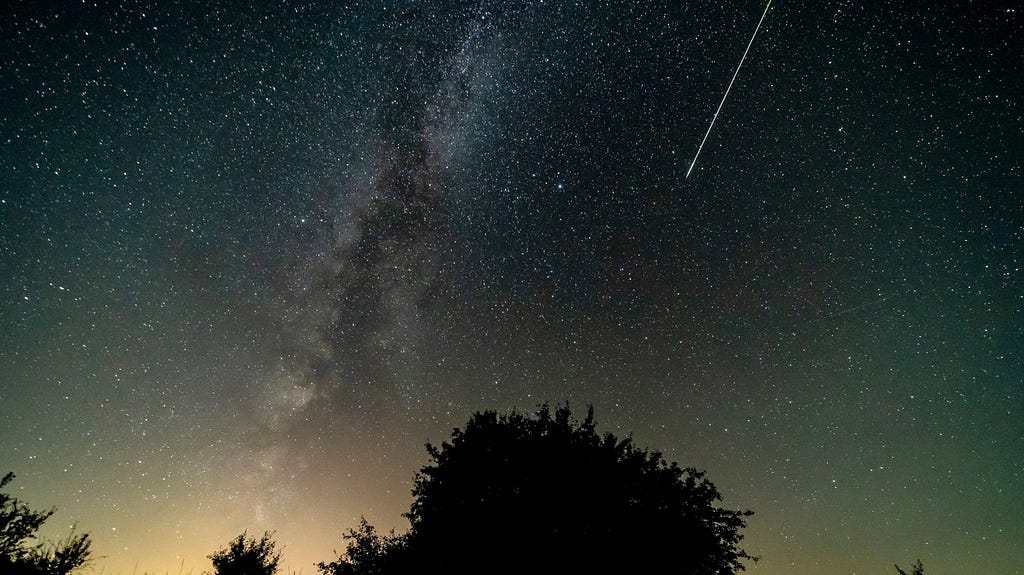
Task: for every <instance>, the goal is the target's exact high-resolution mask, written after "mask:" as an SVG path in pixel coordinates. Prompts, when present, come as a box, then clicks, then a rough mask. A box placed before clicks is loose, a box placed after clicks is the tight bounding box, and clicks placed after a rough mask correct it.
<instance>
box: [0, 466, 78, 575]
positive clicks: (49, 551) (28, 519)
mask: <svg viewBox="0 0 1024 575" xmlns="http://www.w3.org/2000/svg"><path fill="white" fill-rule="evenodd" d="M13 480H14V474H13V473H8V474H7V475H4V476H3V478H2V479H0V489H3V488H4V487H6V486H7V484H9V483H10V482H11V481H13ZM53 513H54V510H53V509H49V510H47V511H33V510H32V509H31V508H30V507H29V506H28V505H26V504H25V503H22V502H21V501H19V500H18V499H17V498H15V497H12V496H10V495H8V494H6V493H3V492H0V573H3V574H4V575H67V574H68V573H71V572H72V571H74V570H76V569H78V568H80V567H83V566H84V565H86V564H87V563H88V562H89V559H90V556H91V554H92V551H91V546H92V541H91V540H90V539H89V534H88V533H79V534H75V533H74V532H72V533H70V534H69V535H68V536H67V537H65V538H64V539H61V540H60V541H56V542H49V543H47V542H44V541H38V539H37V536H36V533H37V532H38V531H39V528H40V527H42V525H43V523H46V520H47V519H49V518H50V517H51V516H52V515H53ZM33 542H34V543H33Z"/></svg>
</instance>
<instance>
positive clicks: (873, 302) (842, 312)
mask: <svg viewBox="0 0 1024 575" xmlns="http://www.w3.org/2000/svg"><path fill="white" fill-rule="evenodd" d="M887 299H889V298H888V296H886V297H880V298H878V299H873V300H871V301H869V302H865V303H862V304H860V305H855V306H853V307H848V308H845V309H841V310H839V311H837V312H833V313H830V314H828V315H825V316H822V317H819V318H818V319H814V320H811V323H817V322H819V321H825V320H826V319H832V318H837V317H839V316H842V315H846V314H848V313H853V312H855V311H857V310H859V309H864V308H866V307H871V306H873V305H877V304H880V303H882V302H883V301H886V300H887Z"/></svg>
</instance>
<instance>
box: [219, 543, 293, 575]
mask: <svg viewBox="0 0 1024 575" xmlns="http://www.w3.org/2000/svg"><path fill="white" fill-rule="evenodd" d="M276 545H277V544H276V543H275V542H274V540H273V534H271V533H268V532H264V533H263V536H262V537H260V538H259V539H256V538H255V537H249V536H247V535H246V533H245V532H243V533H242V534H241V535H239V536H238V537H235V538H234V539H232V540H231V543H229V544H228V547H227V549H221V550H220V551H217V552H216V553H214V554H212V555H210V560H211V561H212V562H213V571H214V573H216V575H274V573H276V572H277V567H278V563H280V562H281V552H280V551H277V549H276Z"/></svg>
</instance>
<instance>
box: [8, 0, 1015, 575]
mask: <svg viewBox="0 0 1024 575" xmlns="http://www.w3.org/2000/svg"><path fill="white" fill-rule="evenodd" d="M8 4H11V3H8ZM763 9H764V4H763V3H761V2H756V1H750V2H746V1H745V2H740V3H733V4H728V5H727V4H720V5H718V4H698V3H685V2H676V1H664V2H660V1H653V2H643V3H640V2H626V1H619V0H608V1H601V2H592V3H591V2H586V3H571V2H562V1H545V2H493V3H490V2H448V3H421V2H406V1H399V2H355V3H349V4H346V5H342V4H340V3H337V2H308V3H307V2H299V3H276V4H267V5H259V6H253V5H250V4H239V3H221V4H216V5H209V6H208V5H205V4H204V5H202V6H200V5H193V6H180V5H173V4H171V3H165V2H152V3H150V2H144V1H140V2H125V3H120V4H119V5H118V6H116V7H110V6H107V7H101V6H96V5H93V4H90V3H87V2H86V3H73V4H69V5H67V6H64V7H49V6H35V5H30V3H14V4H11V5H10V6H8V5H5V7H4V8H3V9H2V10H3V14H0V104H2V105H0V176H2V177H0V182H2V183H3V184H2V187H0V271H2V273H0V465H2V467H3V469H0V472H5V471H7V470H8V469H9V470H11V471H13V472H15V473H16V474H17V475H18V478H17V479H16V480H15V483H14V484H12V487H13V488H14V489H15V494H16V495H17V496H18V497H21V498H23V499H25V500H27V501H28V502H29V503H30V504H32V505H33V506H34V507H39V508H48V507H49V506H51V505H53V506H56V507H57V508H58V512H57V515H55V516H54V519H53V520H52V522H53V523H52V527H51V528H50V531H49V533H52V534H54V535H60V534H63V533H65V532H66V529H67V527H68V526H69V525H70V524H72V523H77V525H78V528H79V529H81V530H84V531H89V532H91V533H92V534H93V536H94V538H95V541H96V549H97V552H98V554H99V555H102V556H104V558H103V559H101V560H100V561H98V562H97V565H96V569H97V570H103V572H104V573H106V574H114V575H120V574H128V573H132V572H135V573H143V572H148V573H165V572H170V573H174V572H178V571H179V570H181V572H183V573H189V572H191V573H194V574H197V573H200V572H201V571H202V570H204V569H209V562H208V561H207V560H206V559H205V557H206V555H208V554H209V553H211V552H213V551H215V550H216V549H217V548H218V547H219V546H222V545H224V544H225V543H226V542H227V541H228V540H229V539H230V538H231V537H233V536H235V535H237V534H238V533H240V532H241V531H242V530H245V529H248V530H249V532H250V533H254V532H261V531H262V530H265V529H266V530H276V532H277V535H276V537H277V538H278V539H279V540H280V542H281V543H282V544H283V545H285V564H286V566H287V569H288V572H289V573H290V572H293V571H294V572H300V571H301V572H303V573H307V574H308V573H312V572H314V568H313V566H312V565H313V563H314V562H316V561H323V560H330V559H331V558H332V557H333V555H332V550H334V549H338V548H340V547H341V546H342V542H341V534H342V533H343V532H344V530H345V529H347V528H350V527H353V526H355V525H357V524H358V520H359V517H360V516H361V515H365V516H366V517H367V518H368V519H369V520H370V521H371V522H373V523H374V524H375V525H377V526H379V527H380V528H382V529H388V528H391V527H396V528H398V529H399V530H401V529H403V528H404V527H405V526H406V523H405V521H404V520H403V519H402V517H401V513H402V512H403V511H405V510H407V509H408V505H409V503H410V501H411V497H410V493H409V489H410V486H411V481H412V478H413V476H414V474H415V472H416V470H417V469H418V468H419V467H420V466H421V465H423V464H424V463H425V462H426V455H425V453H424V450H423V444H424V443H426V442H428V441H430V442H434V443H437V442H439V441H441V440H443V439H445V438H446V437H447V435H448V434H449V433H450V431H451V428H452V427H454V426H458V425H461V424H463V423H464V422H465V421H466V419H467V418H468V417H469V415H470V414H471V413H472V412H473V411H476V410H482V409H497V410H508V409H513V408H518V409H521V410H531V409H533V408H534V407H536V406H537V405H538V404H539V403H542V402H545V401H547V402H552V403H555V404H562V403H564V402H569V404H570V405H571V406H572V407H573V409H574V410H576V409H578V410H580V411H581V412H582V411H583V410H584V409H585V406H587V405H590V404H592V405H593V406H594V408H595V412H596V417H597V422H598V427H599V428H600V429H601V430H602V431H613V432H616V433H618V434H623V435H625V434H630V433H631V434H632V436H633V438H634V441H635V442H636V443H637V444H639V445H649V446H651V447H653V448H656V449H658V450H661V451H663V452H664V453H665V454H666V456H667V457H668V458H669V459H671V460H677V461H679V462H680V463H681V464H683V465H692V466H695V467H697V468H700V469H706V470H707V471H708V477H709V478H710V479H711V480H712V481H714V482H715V483H716V485H718V487H719V489H720V490H721V491H722V493H723V494H724V496H725V502H724V505H725V506H727V507H730V508H750V509H752V510H753V511H755V513H756V514H755V515H754V516H753V517H752V518H751V522H750V527H749V529H748V530H747V539H745V540H744V543H745V544H746V545H745V548H746V549H747V550H748V551H749V552H750V553H751V554H752V555H760V556H762V557H763V559H762V561H760V562H759V563H758V564H756V565H751V566H750V571H749V572H750V573H752V574H754V575H757V574H764V575H778V574H789V575H802V574H810V573H826V572H828V573H852V572H857V573H862V572H863V573H884V572H887V571H889V570H891V569H892V564H894V563H899V564H901V565H909V564H910V563H911V562H912V561H913V560H915V559H917V558H921V559H922V560H923V561H924V564H925V568H926V572H927V573H929V574H930V575H942V574H947V573H948V574H952V573H962V572H964V571H966V570H968V569H971V570H974V571H979V572H990V573H1012V572H1015V570H1017V569H1019V567H1018V566H1019V565H1020V564H1021V562H1022V560H1024V556H1022V555H1021V551H1020V550H1019V547H1020V546H1019V544H1018V542H1019V541H1020V540H1022V539H1024V532H1022V529H1024V525H1022V523H1021V521H1020V518H1021V517H1022V516H1024V509H1022V507H1021V506H1022V503H1021V501H1020V498H1019V497H1018V496H1017V494H1018V493H1020V492H1022V491H1024V469H1022V468H1021V466H1020V461H1024V427H1022V423H1021V422H1022V421H1024V396H1022V389H1024V387H1022V386H1021V381H1024V365H1022V363H1021V359H1020V353H1019V350H1020V349H1024V329H1022V326H1024V321H1022V318H1024V311H1022V306H1024V300H1022V299H1021V294H1022V293H1024V286H1022V282H1021V272H1020V269H1021V261H1020V258H1021V256H1020V254H1022V253H1024V242H1022V236H1021V229H1022V221H1021V218H1020V214H1021V213H1024V207H1022V206H1021V197H1022V196H1021V193H1020V192H1021V190H1022V185H1021V184H1022V180H1021V164H1022V157H1021V150H1022V149H1024V136H1022V134H1024V121H1022V118H1021V114H1020V109H1021V107H1020V105H1021V102H1020V96H1021V85H1020V78H1021V74H1020V54H1021V47H1022V42H1021V32H1020V31H1021V30H1024V22H1022V21H1021V18H1022V15H1021V12H1020V7H1019V6H1018V5H1017V4H1016V3H1014V2H1009V1H1007V2H986V3H966V4H959V5H945V4H935V3H930V4H915V3H902V4H900V3H896V4H888V5H886V6H876V5H874V4H871V3H856V2H829V3H805V4H791V3H772V5H771V9H770V11H769V13H768V15H767V17H765V18H764V20H763V24H762V25H761V26H760V28H759V29H758V32H757V42H756V44H755V45H754V46H753V47H752V48H751V52H750V56H749V57H748V58H747V59H746V60H745V61H744V62H743V71H742V74H739V75H735V70H736V58H737V56H739V54H737V49H738V47H742V46H743V44H744V42H747V41H748V40H749V39H750V32H751V27H752V25H753V22H752V18H753V17H754V16H755V15H758V14H761V13H762V12H761V11H762V10H763ZM755 54H756V57H755ZM731 74H732V75H734V76H735V85H733V86H732V88H731V92H730V94H729V103H728V106H727V108H726V110H727V111H728V113H725V112H723V113H722V115H721V116H719V117H717V120H720V121H718V122H717V124H716V126H715V128H714V129H715V132H714V134H713V135H712V136H711V137H709V138H708V139H707V143H706V145H704V147H703V148H702V150H701V152H700V163H699V165H697V166H696V167H694V168H693V172H692V174H691V177H690V178H687V177H686V175H687V171H688V167H689V166H690V165H691V162H690V160H691V158H692V154H693V148H694V145H695V143H696V142H695V141H694V135H695V134H701V133H703V131H704V130H706V129H707V128H708V126H707V120H708V112H709V110H708V105H709V103H708V95H709V94H714V93H720V91H721V90H722V87H723V86H725V85H727V83H728V82H729V79H730V75H731Z"/></svg>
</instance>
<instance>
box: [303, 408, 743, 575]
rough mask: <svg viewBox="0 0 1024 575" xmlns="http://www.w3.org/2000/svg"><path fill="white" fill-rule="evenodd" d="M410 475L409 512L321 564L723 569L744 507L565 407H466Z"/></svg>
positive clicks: (739, 556)
mask: <svg viewBox="0 0 1024 575" xmlns="http://www.w3.org/2000/svg"><path fill="white" fill-rule="evenodd" d="M427 452H428V453H429V455H430V458H431V459H432V464H430V465H427V466H426V467H424V468H423V469H422V470H421V471H420V473H419V474H418V476H417V478H416V482H415V486H414V488H413V496H414V502H413V504H412V507H411V509H410V511H409V513H407V514H406V516H407V518H408V519H409V521H410V523H411V528H410V530H409V531H408V533H406V534H404V535H401V536H394V535H392V536H389V537H380V536H378V535H377V534H376V533H375V532H374V531H373V528H372V527H371V526H369V525H368V524H367V523H366V522H365V521H364V522H363V524H362V525H361V527H360V529H359V530H358V531H356V530H353V531H350V533H349V534H348V536H347V539H348V540H349V541H348V548H347V551H346V554H345V556H344V557H341V558H339V559H338V560H337V561H335V562H333V563H329V564H321V565H320V570H321V572H322V573H324V575H342V574H344V575H349V574H369V573H373V574H391V573H412V572H417V573H448V574H461V573H484V572H486V573H496V574H505V573H508V574H511V573H524V574H525V573H567V572H568V573H584V572H592V573H615V572H619V573H641V572H650V571H653V570H655V569H657V570H659V571H664V572H666V573H680V574H694V575H696V574H701V575H704V574H707V575H711V574H714V575H724V574H731V573H735V572H736V571H739V570H742V569H743V568H744V567H743V564H742V563H741V560H743V559H753V558H752V557H750V556H749V555H747V554H746V553H745V552H744V551H743V550H742V549H740V548H739V547H738V543H739V541H740V540H741V539H742V535H741V534H740V533H739V531H740V529H742V528H743V527H745V521H744V518H745V517H746V516H748V515H750V512H748V511H732V510H727V509H722V508H720V507H717V506H716V502H717V501H719V500H720V499H721V497H720V495H719V493H718V491H717V490H716V489H715V486H714V485H713V484H712V483H711V482H710V481H708V480H707V479H706V478H705V476H704V474H703V473H701V472H699V471H697V470H695V469H692V468H681V467H679V466H677V465H676V464H675V463H671V464H669V463H667V462H666V461H665V460H664V458H662V456H661V454H660V453H657V452H651V451H648V450H646V449H638V448H636V447H634V446H633V444H632V442H631V441H630V440H629V439H624V440H619V439H617V438H616V437H615V436H614V435H612V434H606V435H604V436H603V437H602V436H601V435H599V434H598V433H597V431H596V430H595V426H594V419H593V412H592V411H589V412H588V413H587V417H586V419H584V420H583V422H582V423H577V422H574V421H572V420H571V414H570V412H569V409H568V408H567V407H565V408H560V409H558V410H556V411H555V412H554V413H552V412H551V410H550V409H549V408H548V407H547V406H543V407H541V409H540V410H539V411H538V412H537V414H536V416H535V417H533V418H531V417H528V416H524V415H522V414H519V413H512V414H509V415H498V414H497V413H495V412H484V413H477V414H474V415H473V417H472V418H471V419H470V420H469V422H468V423H467V425H466V428H465V430H464V431H463V430H459V429H455V430H454V432H453V433H452V438H451V441H450V442H446V443H443V444H442V445H441V446H440V448H437V447H434V446H431V445H428V446H427Z"/></svg>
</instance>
